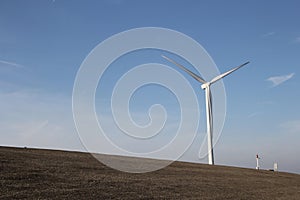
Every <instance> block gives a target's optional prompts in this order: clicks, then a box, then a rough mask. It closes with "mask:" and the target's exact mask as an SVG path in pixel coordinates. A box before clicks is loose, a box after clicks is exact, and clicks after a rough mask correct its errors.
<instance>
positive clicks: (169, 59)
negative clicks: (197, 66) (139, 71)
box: [161, 55, 206, 83]
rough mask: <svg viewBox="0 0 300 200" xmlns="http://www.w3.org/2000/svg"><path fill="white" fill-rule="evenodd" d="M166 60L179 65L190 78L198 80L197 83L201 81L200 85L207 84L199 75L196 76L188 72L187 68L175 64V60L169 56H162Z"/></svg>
mask: <svg viewBox="0 0 300 200" xmlns="http://www.w3.org/2000/svg"><path fill="white" fill-rule="evenodd" d="M161 56H162V57H163V58H164V59H166V60H168V61H169V62H171V63H173V64H175V65H177V66H178V67H180V68H181V69H182V70H184V71H185V72H186V73H188V74H189V75H190V76H192V77H193V78H194V79H196V81H199V82H200V83H206V81H205V80H204V79H203V78H201V77H200V76H198V75H197V74H195V73H194V72H192V71H190V70H188V69H187V68H185V67H184V66H183V65H181V64H179V63H177V62H175V61H174V60H172V59H171V58H168V57H167V56H164V55H161Z"/></svg>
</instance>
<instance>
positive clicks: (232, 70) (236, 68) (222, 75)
mask: <svg viewBox="0 0 300 200" xmlns="http://www.w3.org/2000/svg"><path fill="white" fill-rule="evenodd" d="M248 63H249V61H248V62H246V63H244V64H242V65H240V66H238V67H235V68H233V69H231V70H229V71H228V72H225V73H223V74H220V75H219V76H216V77H215V78H213V79H212V80H211V81H210V82H209V83H210V84H213V83H214V82H216V81H218V80H220V79H221V78H224V77H225V76H228V75H229V74H231V73H232V72H234V71H236V70H238V69H239V68H241V67H243V66H245V65H247V64H248Z"/></svg>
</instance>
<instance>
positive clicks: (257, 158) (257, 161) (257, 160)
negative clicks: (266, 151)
mask: <svg viewBox="0 0 300 200" xmlns="http://www.w3.org/2000/svg"><path fill="white" fill-rule="evenodd" d="M259 159H260V157H259V156H258V154H256V169H257V170H259Z"/></svg>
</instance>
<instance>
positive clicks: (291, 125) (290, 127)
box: [280, 120, 300, 133]
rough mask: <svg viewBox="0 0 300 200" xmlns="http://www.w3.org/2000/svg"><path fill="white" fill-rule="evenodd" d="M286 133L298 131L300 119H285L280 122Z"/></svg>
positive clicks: (299, 130)
mask: <svg viewBox="0 0 300 200" xmlns="http://www.w3.org/2000/svg"><path fill="white" fill-rule="evenodd" d="M280 127H281V128H283V129H284V130H285V131H286V132H287V133H300V120H291V121H286V122H284V123H282V124H280Z"/></svg>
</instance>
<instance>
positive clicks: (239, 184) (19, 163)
mask: <svg viewBox="0 0 300 200" xmlns="http://www.w3.org/2000/svg"><path fill="white" fill-rule="evenodd" d="M122 159H124V158H122ZM135 160H136V159H135ZM0 173H1V174H0V199H70V200H71V199H295V200H296V199H297V200H298V199H300V175H297V174H289V173H283V172H270V171H264V170H260V171H257V170H252V169H242V168H234V167H225V166H209V165H203V164H192V163H183V162H175V163H173V164H171V165H170V166H168V167H166V168H164V169H162V170H159V171H155V172H151V173H145V174H130V173H124V172H120V171H116V170H113V169H110V168H109V167H106V166H105V165H103V164H101V163H99V162H98V161H97V160H95V159H94V158H93V157H92V156H91V155H90V154H87V153H78V152H66V151H54V150H40V149H22V148H8V147H0Z"/></svg>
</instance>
